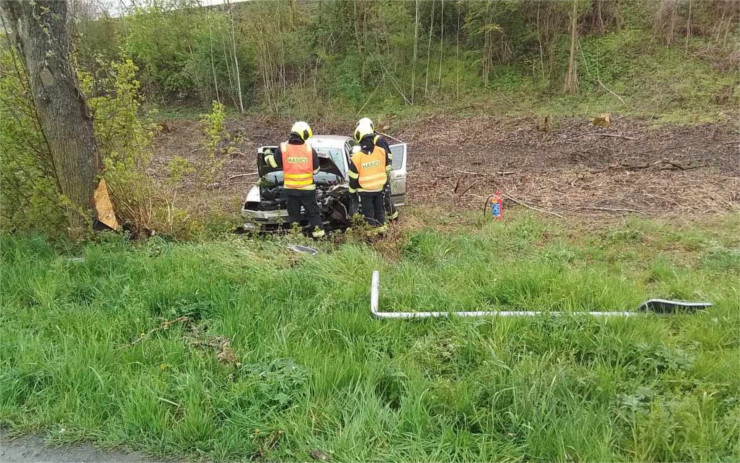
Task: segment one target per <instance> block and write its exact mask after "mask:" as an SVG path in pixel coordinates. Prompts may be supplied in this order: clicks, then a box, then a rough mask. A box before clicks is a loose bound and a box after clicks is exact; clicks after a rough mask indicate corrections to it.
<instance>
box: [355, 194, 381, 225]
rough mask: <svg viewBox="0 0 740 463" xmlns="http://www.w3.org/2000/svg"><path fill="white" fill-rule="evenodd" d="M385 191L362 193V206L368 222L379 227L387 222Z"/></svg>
mask: <svg viewBox="0 0 740 463" xmlns="http://www.w3.org/2000/svg"><path fill="white" fill-rule="evenodd" d="M383 196H384V195H383V192H382V191H378V192H377V193H367V192H363V193H360V208H361V210H362V215H364V216H365V220H366V221H367V223H369V224H370V225H372V226H374V227H379V226H381V225H383V224H384V223H385V206H384V205H383Z"/></svg>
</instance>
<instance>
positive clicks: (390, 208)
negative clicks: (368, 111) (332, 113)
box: [355, 117, 398, 220]
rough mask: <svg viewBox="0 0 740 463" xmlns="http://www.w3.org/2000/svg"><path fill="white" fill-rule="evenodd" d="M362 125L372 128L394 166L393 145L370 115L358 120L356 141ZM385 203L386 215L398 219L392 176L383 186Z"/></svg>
mask: <svg viewBox="0 0 740 463" xmlns="http://www.w3.org/2000/svg"><path fill="white" fill-rule="evenodd" d="M361 125H367V126H369V127H370V130H371V131H372V132H373V143H374V144H375V145H378V146H380V147H381V148H383V149H384V150H385V151H386V153H388V164H389V165H391V167H392V165H393V153H392V152H391V146H390V144H388V140H386V139H385V137H383V136H382V135H380V134H378V133H377V132H376V131H375V124H373V121H372V120H371V119H370V118H369V117H363V118H362V119H360V120H359V121H357V125H356V126H355V141H357V142H358V143H359V141H360V140H358V139H357V133H358V132H357V129H358V128H359V127H360V126H361ZM383 204H384V206H385V213H386V216H387V217H388V218H389V219H390V220H396V219H397V218H398V210H397V209H396V206H394V205H393V201H392V200H391V182H390V176H389V177H388V182H386V184H385V186H384V187H383Z"/></svg>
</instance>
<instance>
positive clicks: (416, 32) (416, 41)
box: [411, 0, 419, 104]
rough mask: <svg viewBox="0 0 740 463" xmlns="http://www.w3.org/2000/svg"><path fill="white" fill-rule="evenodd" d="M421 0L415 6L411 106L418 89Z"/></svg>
mask: <svg viewBox="0 0 740 463" xmlns="http://www.w3.org/2000/svg"><path fill="white" fill-rule="evenodd" d="M418 45H419V0H416V2H415V5H414V59H413V62H412V64H411V104H414V90H415V88H416V58H417V56H418V54H417V51H418V49H419V47H418Z"/></svg>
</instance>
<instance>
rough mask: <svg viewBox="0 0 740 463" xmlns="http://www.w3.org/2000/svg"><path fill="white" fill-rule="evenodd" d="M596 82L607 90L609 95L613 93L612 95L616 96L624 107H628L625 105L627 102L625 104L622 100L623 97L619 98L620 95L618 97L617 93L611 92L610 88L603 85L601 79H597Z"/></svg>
mask: <svg viewBox="0 0 740 463" xmlns="http://www.w3.org/2000/svg"><path fill="white" fill-rule="evenodd" d="M596 81H597V82H598V83H599V85H601V87H602V88H603V89H604V90H606V91H607V92H609V93H611V94H612V95H614V96H615V97H616V98H617V99H618V100H619V101H621V102H622V104H623V105H625V106H627V103H625V102H624V100H623V99H622V97H621V96H619V95H617V94H616V93H614V92H612V91H611V90H609V89H608V88H606V85H604V83H603V82H602V81H601V79H596Z"/></svg>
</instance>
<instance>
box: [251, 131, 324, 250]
mask: <svg viewBox="0 0 740 463" xmlns="http://www.w3.org/2000/svg"><path fill="white" fill-rule="evenodd" d="M312 135H313V132H312V131H311V127H310V126H309V125H308V124H307V123H305V122H303V121H298V122H296V123H295V124H293V127H292V128H291V129H290V137H289V138H288V141H287V142H283V143H281V144H280V148H279V149H278V151H277V153H274V154H273V153H271V152H267V153H265V158H264V159H265V163H267V164H269V165H270V166H271V167H273V168H282V169H283V174H284V181H283V187H284V190H283V191H284V192H285V197H286V199H287V202H288V220H289V221H290V223H291V224H293V223H297V222H299V221H300V219H301V206H303V209H304V210H305V212H306V216H307V217H308V223H309V225H310V226H311V236H313V237H314V238H321V237H323V236H324V235H325V232H324V224H323V222H322V221H321V213H320V212H319V205H318V204H317V203H316V185H315V184H314V182H313V176H314V174H318V173H319V157H318V155H317V154H316V150H314V149H313V148H311V145H310V144H309V143H308V142H307V140H308V139H309V138H311V136H312Z"/></svg>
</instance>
